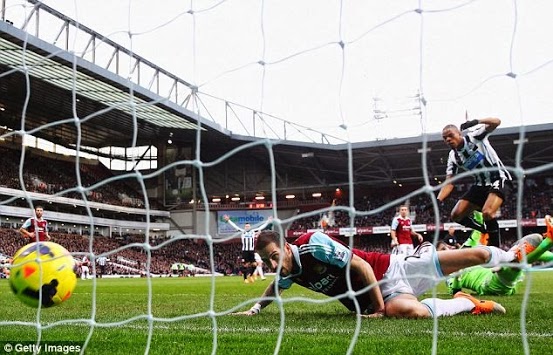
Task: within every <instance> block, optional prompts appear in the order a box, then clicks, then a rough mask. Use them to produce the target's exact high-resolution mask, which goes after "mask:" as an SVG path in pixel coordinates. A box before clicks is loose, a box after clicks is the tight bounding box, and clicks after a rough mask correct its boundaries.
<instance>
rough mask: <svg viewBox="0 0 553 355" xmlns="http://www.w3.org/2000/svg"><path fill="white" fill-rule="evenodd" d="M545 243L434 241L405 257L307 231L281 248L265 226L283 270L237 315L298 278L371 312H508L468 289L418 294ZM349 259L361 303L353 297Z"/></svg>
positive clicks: (262, 249)
mask: <svg viewBox="0 0 553 355" xmlns="http://www.w3.org/2000/svg"><path fill="white" fill-rule="evenodd" d="M539 242H541V236H540V238H539V240H535V238H534V237H532V236H530V237H525V238H523V239H521V241H520V242H519V243H518V244H517V245H515V246H514V247H513V248H511V250H509V251H503V250H501V249H499V248H496V247H487V246H484V247H476V248H469V249H458V250H448V251H441V252H437V251H436V249H435V248H434V246H433V245H432V244H430V243H423V244H421V245H420V246H419V247H418V248H417V250H416V251H415V253H414V254H413V255H412V256H407V257H405V256H402V255H390V254H383V253H376V252H365V251H362V250H357V249H353V250H351V249H349V248H348V247H347V246H345V245H344V244H342V243H341V242H339V241H338V240H335V239H332V238H331V237H329V236H328V235H326V234H324V233H321V232H315V233H306V234H304V235H302V236H300V237H299V238H298V239H297V240H296V241H294V242H293V243H287V242H284V248H282V249H281V247H280V235H279V234H278V233H277V232H275V231H262V232H261V233H260V234H259V236H258V239H257V244H256V250H257V252H258V253H259V254H260V255H261V257H262V258H263V260H264V261H265V263H266V264H267V265H268V266H269V267H270V268H271V269H272V270H277V271H279V274H278V275H277V277H276V278H275V280H274V281H273V282H272V283H271V284H270V285H269V286H268V287H267V288H266V289H265V292H264V293H263V295H262V297H263V299H261V300H260V301H259V302H258V303H256V304H255V305H254V306H253V307H252V308H251V309H249V310H248V311H245V312H238V313H235V314H238V315H255V314H258V313H259V312H260V311H261V309H263V308H265V307H266V306H267V305H269V304H270V303H271V302H272V301H273V300H274V298H275V296H276V293H275V292H277V290H278V293H279V294H280V293H282V291H283V290H285V289H288V288H290V287H291V286H292V284H293V283H297V284H299V285H301V286H303V287H306V288H309V289H311V290H313V291H315V292H319V293H323V294H325V295H328V296H339V295H342V296H341V297H340V298H339V300H340V302H341V303H342V304H343V305H344V306H346V308H348V309H349V310H350V311H354V312H360V313H361V314H363V315H364V316H365V317H382V316H384V315H386V316H390V317H403V318H423V317H432V316H434V317H439V316H450V315H454V314H458V313H462V312H472V313H475V314H479V313H505V309H504V308H503V307H502V306H501V305H500V304H498V303H495V302H493V301H480V300H477V299H476V298H474V297H472V296H470V295H468V294H464V293H462V292H459V293H457V294H456V295H455V296H454V298H453V299H448V300H442V299H437V298H427V299H424V300H422V301H419V300H418V299H417V297H418V296H420V295H422V294H423V293H424V292H426V291H428V290H429V289H431V288H432V287H434V286H435V285H436V284H437V283H438V282H439V281H440V279H443V276H444V275H449V274H451V273H453V272H456V271H459V270H461V269H464V268H467V267H470V266H474V265H481V264H486V266H487V267H494V266H497V265H499V264H500V263H506V262H512V261H518V260H521V259H522V255H523V253H526V254H529V253H530V252H531V251H532V250H534V249H535V247H536V246H537V245H538V244H539ZM279 263H281V264H280V268H279V267H278V266H279ZM348 264H350V270H349V271H350V277H351V286H352V289H353V291H355V298H356V300H357V304H358V306H359V308H357V307H356V302H354V300H353V299H352V298H349V297H348V296H347V291H348V286H347V275H348V266H347V265H348ZM275 283H276V284H275Z"/></svg>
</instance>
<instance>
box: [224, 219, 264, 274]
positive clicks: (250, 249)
mask: <svg viewBox="0 0 553 355" xmlns="http://www.w3.org/2000/svg"><path fill="white" fill-rule="evenodd" d="M223 219H224V220H225V222H227V223H228V224H230V225H231V226H232V228H234V229H236V230H239V231H240V232H242V234H241V235H240V240H241V241H242V275H243V276H244V283H250V282H254V281H255V280H254V278H253V273H254V270H255V236H256V235H257V233H258V232H259V231H261V230H263V229H265V228H267V226H268V225H269V223H271V221H272V220H273V218H272V217H269V218H267V221H266V222H265V223H263V224H262V225H260V226H259V227H257V228H253V229H252V226H251V225H250V224H249V223H246V224H245V225H244V228H240V227H239V226H237V225H236V223H234V222H233V221H232V220H231V219H230V217H229V216H228V215H224V216H223Z"/></svg>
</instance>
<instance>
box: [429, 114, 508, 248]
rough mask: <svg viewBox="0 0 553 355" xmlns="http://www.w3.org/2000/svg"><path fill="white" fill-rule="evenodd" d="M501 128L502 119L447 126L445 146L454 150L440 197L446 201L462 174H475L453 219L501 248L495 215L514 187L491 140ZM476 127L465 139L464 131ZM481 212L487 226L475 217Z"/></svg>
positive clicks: (444, 136)
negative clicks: (475, 214)
mask: <svg viewBox="0 0 553 355" xmlns="http://www.w3.org/2000/svg"><path fill="white" fill-rule="evenodd" d="M500 124H501V120H499V118H482V119H478V120H472V121H467V122H465V123H463V124H461V126H460V128H461V129H460V130H459V128H457V127H456V126H455V125H447V126H445V127H444V129H443V131H442V137H443V140H444V142H445V143H446V144H447V145H448V146H449V147H450V148H451V150H450V152H449V156H448V159H447V169H446V184H445V185H444V186H443V187H442V189H441V190H440V192H439V194H438V197H437V199H438V201H440V202H442V201H444V200H445V199H446V198H447V197H448V196H449V195H450V194H451V192H452V191H453V188H454V185H453V182H452V179H453V177H454V176H455V175H457V174H459V173H461V172H463V171H474V174H473V176H474V185H473V186H472V187H471V188H470V189H469V191H467V192H466V193H465V194H464V195H463V196H462V197H461V198H460V199H459V201H458V202H457V204H456V205H455V207H454V208H453V210H452V211H451V219H452V220H453V221H455V222H457V223H460V224H462V225H464V226H466V227H469V228H472V229H476V230H478V231H480V232H482V233H487V234H489V239H488V244H489V245H493V246H499V242H500V237H499V224H498V223H497V219H496V214H497V211H498V210H499V208H500V207H501V205H502V204H503V201H504V200H505V197H506V195H507V194H508V193H509V190H510V188H511V186H512V178H511V174H509V171H507V169H506V168H505V166H504V165H503V163H502V162H501V159H499V156H498V155H497V153H496V152H495V150H494V149H493V147H492V145H491V144H490V142H489V140H488V136H489V134H490V133H491V132H493V131H494V130H495V129H496V128H497V126H499V125H500ZM474 126H476V129H474V130H472V131H468V132H467V133H466V134H465V135H464V136H463V134H462V133H461V131H465V130H468V129H469V128H471V127H474ZM474 210H477V211H482V215H483V217H484V223H479V222H477V221H476V220H474V218H473V217H472V212H473V211H474Z"/></svg>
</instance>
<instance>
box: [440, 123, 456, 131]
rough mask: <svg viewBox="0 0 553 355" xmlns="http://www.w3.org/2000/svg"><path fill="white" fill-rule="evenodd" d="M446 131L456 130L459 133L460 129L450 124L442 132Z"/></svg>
mask: <svg viewBox="0 0 553 355" xmlns="http://www.w3.org/2000/svg"><path fill="white" fill-rule="evenodd" d="M446 129H453V130H456V131H459V127H457V126H456V125H454V124H448V125H447V126H445V127H444V128H443V129H442V131H445V130H446ZM459 132H460V131H459Z"/></svg>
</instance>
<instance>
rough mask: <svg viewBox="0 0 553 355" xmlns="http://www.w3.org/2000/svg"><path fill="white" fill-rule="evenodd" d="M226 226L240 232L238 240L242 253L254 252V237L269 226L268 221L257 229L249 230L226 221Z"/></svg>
mask: <svg viewBox="0 0 553 355" xmlns="http://www.w3.org/2000/svg"><path fill="white" fill-rule="evenodd" d="M228 224H230V225H231V226H232V228H234V229H237V230H239V231H240V232H242V235H241V236H240V239H241V240H242V251H255V237H256V235H257V233H258V232H259V231H261V230H262V229H265V228H266V227H267V226H268V225H269V221H266V222H265V223H263V224H262V225H260V226H259V227H257V228H252V229H250V230H248V231H247V230H245V229H243V228H240V227H238V226H237V225H236V224H235V223H234V222H233V221H232V220H230V219H229V220H228Z"/></svg>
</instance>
